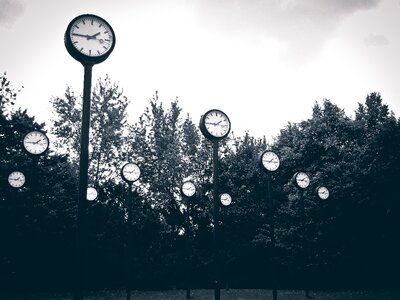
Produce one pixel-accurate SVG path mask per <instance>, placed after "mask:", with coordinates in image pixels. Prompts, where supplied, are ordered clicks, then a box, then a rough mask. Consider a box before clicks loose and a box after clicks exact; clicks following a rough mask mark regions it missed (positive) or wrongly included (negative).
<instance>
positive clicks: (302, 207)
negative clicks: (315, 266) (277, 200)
mask: <svg viewBox="0 0 400 300" xmlns="http://www.w3.org/2000/svg"><path fill="white" fill-rule="evenodd" d="M305 218H306V216H305V203H304V190H303V189H301V190H300V226H301V231H302V239H303V249H302V253H301V256H302V264H303V272H304V280H305V281H306V283H305V287H304V294H305V296H306V297H307V298H310V295H309V293H310V288H309V286H308V278H307V272H306V270H307V247H306V246H307V241H306V225H305Z"/></svg>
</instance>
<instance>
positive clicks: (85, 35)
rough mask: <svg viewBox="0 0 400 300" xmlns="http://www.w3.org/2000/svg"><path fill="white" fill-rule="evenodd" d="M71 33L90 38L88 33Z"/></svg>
mask: <svg viewBox="0 0 400 300" xmlns="http://www.w3.org/2000/svg"><path fill="white" fill-rule="evenodd" d="M72 35H76V36H81V37H85V38H87V39H88V40H89V39H90V35H87V34H80V33H73V34H72Z"/></svg>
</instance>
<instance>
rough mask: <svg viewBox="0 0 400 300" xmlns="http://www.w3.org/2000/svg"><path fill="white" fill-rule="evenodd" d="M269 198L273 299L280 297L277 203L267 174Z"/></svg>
mask: <svg viewBox="0 0 400 300" xmlns="http://www.w3.org/2000/svg"><path fill="white" fill-rule="evenodd" d="M267 199H268V205H269V210H270V216H271V219H270V226H271V244H272V251H271V258H272V259H271V268H272V276H273V278H272V298H273V300H277V299H278V290H277V287H276V262H275V260H276V257H275V243H276V242H275V205H274V200H273V199H272V198H271V182H270V178H269V174H267Z"/></svg>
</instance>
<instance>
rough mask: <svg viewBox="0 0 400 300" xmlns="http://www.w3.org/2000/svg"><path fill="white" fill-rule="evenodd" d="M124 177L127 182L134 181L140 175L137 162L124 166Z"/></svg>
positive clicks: (122, 173)
mask: <svg viewBox="0 0 400 300" xmlns="http://www.w3.org/2000/svg"><path fill="white" fill-rule="evenodd" d="M121 175H122V179H123V180H125V181H127V182H134V181H136V180H138V179H139V177H140V168H139V166H138V165H137V164H134V163H127V164H125V165H124V166H123V167H122V172H121Z"/></svg>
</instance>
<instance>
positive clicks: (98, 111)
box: [52, 76, 129, 186]
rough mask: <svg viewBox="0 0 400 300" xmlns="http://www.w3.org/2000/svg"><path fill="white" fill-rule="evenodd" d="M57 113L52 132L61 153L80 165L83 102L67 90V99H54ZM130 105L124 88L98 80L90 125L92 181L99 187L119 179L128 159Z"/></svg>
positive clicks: (68, 88)
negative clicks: (127, 137)
mask: <svg viewBox="0 0 400 300" xmlns="http://www.w3.org/2000/svg"><path fill="white" fill-rule="evenodd" d="M52 104H53V108H54V111H55V114H54V118H53V128H52V133H53V134H54V135H55V136H56V137H57V141H56V146H57V150H58V151H60V152H66V153H69V155H70V157H71V159H72V161H73V162H74V163H75V164H77V160H78V157H79V149H80V132H81V113H82V99H81V97H80V98H77V97H76V96H75V94H74V92H73V91H72V89H71V88H70V87H67V89H66V92H65V94H64V98H60V97H53V98H52ZM128 104H129V102H128V99H127V98H126V97H125V96H124V95H123V91H122V89H120V87H119V86H118V85H117V84H116V83H112V82H111V79H110V78H109V77H108V76H106V77H105V79H104V80H103V79H101V78H100V79H98V80H97V82H96V85H95V87H94V89H93V92H92V103H91V124H90V148H89V149H90V157H89V162H90V163H89V178H90V180H89V182H91V183H92V184H94V185H96V186H97V185H99V184H100V183H101V182H104V181H105V180H108V179H115V178H116V177H117V176H119V168H120V167H121V162H122V161H124V159H125V158H126V154H125V153H124V151H122V149H124V145H125V143H126V135H127V130H128V127H127V115H126V108H127V106H128Z"/></svg>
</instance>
